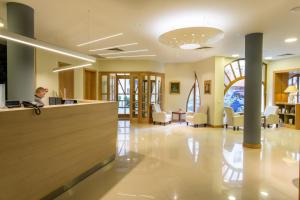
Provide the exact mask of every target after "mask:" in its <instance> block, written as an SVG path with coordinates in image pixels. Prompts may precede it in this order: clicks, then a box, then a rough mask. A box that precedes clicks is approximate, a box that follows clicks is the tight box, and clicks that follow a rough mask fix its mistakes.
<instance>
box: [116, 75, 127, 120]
mask: <svg viewBox="0 0 300 200" xmlns="http://www.w3.org/2000/svg"><path fill="white" fill-rule="evenodd" d="M117 84H118V87H117V94H118V95H117V101H118V114H119V118H127V119H129V118H130V77H129V76H124V75H123V76H118V75H117Z"/></svg>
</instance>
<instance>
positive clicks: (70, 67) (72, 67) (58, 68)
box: [53, 63, 92, 72]
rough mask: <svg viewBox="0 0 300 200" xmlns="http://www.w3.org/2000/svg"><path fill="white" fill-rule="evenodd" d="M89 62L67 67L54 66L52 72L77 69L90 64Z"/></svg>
mask: <svg viewBox="0 0 300 200" xmlns="http://www.w3.org/2000/svg"><path fill="white" fill-rule="evenodd" d="M91 65H92V64H91V63H88V64H84V65H77V66H69V67H56V68H54V69H53V72H61V71H67V70H71V69H78V68H83V67H88V66H91Z"/></svg>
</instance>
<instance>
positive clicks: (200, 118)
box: [186, 106, 208, 127]
mask: <svg viewBox="0 0 300 200" xmlns="http://www.w3.org/2000/svg"><path fill="white" fill-rule="evenodd" d="M207 111H208V107H207V106H200V108H199V111H198V112H195V113H190V112H188V113H187V114H186V125H189V123H190V124H192V125H193V126H194V127H198V126H199V125H201V124H203V125H204V126H207Z"/></svg>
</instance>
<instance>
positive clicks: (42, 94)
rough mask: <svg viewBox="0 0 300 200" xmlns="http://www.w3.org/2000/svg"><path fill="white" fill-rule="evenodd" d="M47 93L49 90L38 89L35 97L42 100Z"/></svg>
mask: <svg viewBox="0 0 300 200" xmlns="http://www.w3.org/2000/svg"><path fill="white" fill-rule="evenodd" d="M47 92H48V90H47V89H46V88H43V87H38V88H37V89H36V90H35V95H36V96H38V97H40V98H43V97H44V96H45V94H46V93H47Z"/></svg>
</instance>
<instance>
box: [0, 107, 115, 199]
mask: <svg viewBox="0 0 300 200" xmlns="http://www.w3.org/2000/svg"><path fill="white" fill-rule="evenodd" d="M41 111H42V113H41V115H35V114H34V112H33V110H32V109H27V108H16V109H0V191H1V192H0V200H35V199H50V198H52V197H53V195H54V196H55V195H56V194H58V193H60V192H62V191H63V189H64V188H67V187H68V186H70V185H72V184H74V183H76V182H77V181H79V180H80V179H82V178H84V177H85V176H87V175H88V174H89V173H91V172H93V170H94V171H95V170H96V169H99V168H100V167H102V166H104V165H105V164H107V163H108V162H110V161H112V160H113V159H114V156H115V152H116V140H117V118H118V115H117V103H116V102H92V101H90V102H83V103H79V104H74V105H56V106H46V107H44V108H41Z"/></svg>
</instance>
